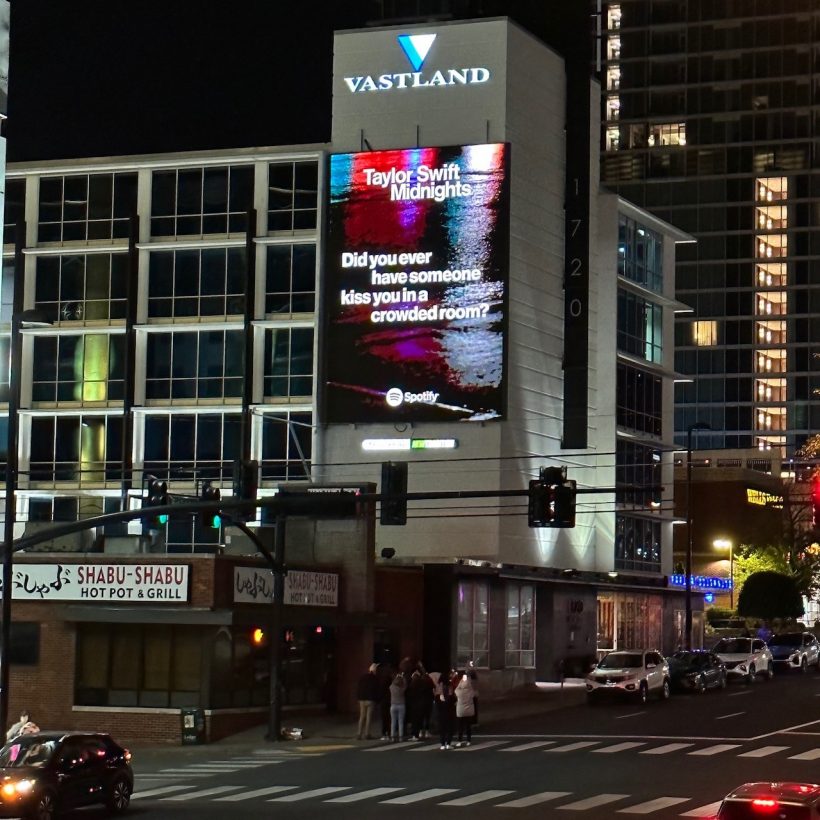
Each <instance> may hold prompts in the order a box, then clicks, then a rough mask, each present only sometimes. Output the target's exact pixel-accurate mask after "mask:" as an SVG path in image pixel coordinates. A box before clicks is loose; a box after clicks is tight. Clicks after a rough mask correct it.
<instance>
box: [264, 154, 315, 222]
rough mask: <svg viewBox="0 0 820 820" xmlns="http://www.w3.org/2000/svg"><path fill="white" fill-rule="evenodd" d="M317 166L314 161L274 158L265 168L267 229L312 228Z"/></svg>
mask: <svg viewBox="0 0 820 820" xmlns="http://www.w3.org/2000/svg"><path fill="white" fill-rule="evenodd" d="M318 179H319V166H318V163H316V162H277V163H271V165H270V166H269V169H268V230H269V231H298V230H313V229H315V228H316V208H317V202H318V185H319V183H318Z"/></svg>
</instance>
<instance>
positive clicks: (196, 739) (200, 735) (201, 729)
mask: <svg viewBox="0 0 820 820" xmlns="http://www.w3.org/2000/svg"><path fill="white" fill-rule="evenodd" d="M181 712H182V745H183V746H191V745H193V744H196V743H204V742H205V710H204V709H198V708H191V709H182V710H181Z"/></svg>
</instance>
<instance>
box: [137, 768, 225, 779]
mask: <svg viewBox="0 0 820 820" xmlns="http://www.w3.org/2000/svg"><path fill="white" fill-rule="evenodd" d="M181 774H184V775H185V776H186V777H193V778H197V777H210V774H209V772H189V771H188V770H187V769H170V770H169V769H163V770H162V771H161V772H140V773H139V777H140V779H145V778H150V779H151V780H173V781H175V782H179V776H180V775H181Z"/></svg>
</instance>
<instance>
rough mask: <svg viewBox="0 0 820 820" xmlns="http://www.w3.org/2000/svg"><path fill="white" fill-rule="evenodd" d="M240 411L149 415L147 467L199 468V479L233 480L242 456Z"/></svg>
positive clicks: (160, 471)
mask: <svg viewBox="0 0 820 820" xmlns="http://www.w3.org/2000/svg"><path fill="white" fill-rule="evenodd" d="M240 424H241V418H240V415H239V414H238V413H230V414H229V413H225V414H222V413H160V414H153V413H152V414H151V415H147V416H146V417H145V470H146V472H148V473H153V474H155V475H160V476H165V475H169V474H170V471H171V468H172V467H173V468H179V469H182V470H194V469H195V470H197V471H198V476H199V478H203V479H207V478H210V479H219V480H224V481H231V480H232V478H233V468H234V462H235V461H237V460H238V459H239V454H240V448H239V441H240V439H239V429H240Z"/></svg>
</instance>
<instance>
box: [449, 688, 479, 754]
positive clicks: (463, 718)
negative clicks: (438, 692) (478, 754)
mask: <svg viewBox="0 0 820 820" xmlns="http://www.w3.org/2000/svg"><path fill="white" fill-rule="evenodd" d="M474 694H475V692H474V691H473V684H472V681H471V680H470V677H469V675H467V674H462V675H461V680H460V681H459V682H458V685H457V686H456V721H457V723H458V740H457V741H456V743H454V744H453V745H454V746H456V747H458V746H469V745H470V742H471V741H472V735H473V718H474V717H475V701H474V700H473V696H474ZM465 735H466V740H464V738H465Z"/></svg>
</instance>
